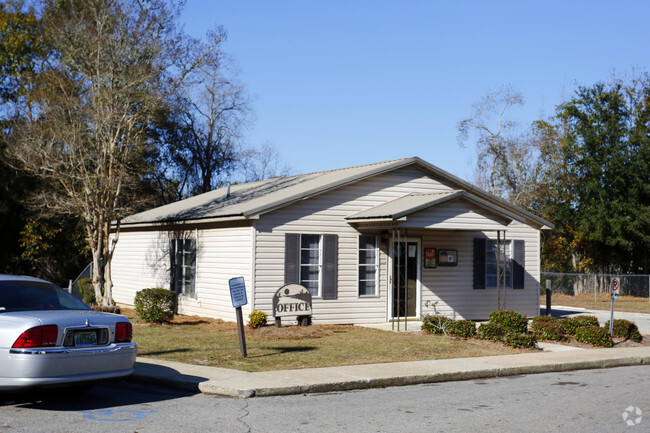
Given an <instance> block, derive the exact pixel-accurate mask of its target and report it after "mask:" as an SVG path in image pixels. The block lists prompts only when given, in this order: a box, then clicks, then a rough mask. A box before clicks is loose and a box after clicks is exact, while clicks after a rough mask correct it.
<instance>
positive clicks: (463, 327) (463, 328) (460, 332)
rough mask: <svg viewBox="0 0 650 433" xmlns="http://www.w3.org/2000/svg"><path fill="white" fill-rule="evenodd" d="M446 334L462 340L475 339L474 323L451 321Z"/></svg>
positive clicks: (469, 321)
mask: <svg viewBox="0 0 650 433" xmlns="http://www.w3.org/2000/svg"><path fill="white" fill-rule="evenodd" d="M445 330H446V331H447V333H448V334H451V335H454V336H456V337H462V338H474V337H476V322H474V321H472V320H451V321H449V323H448V325H447V327H446V329H445Z"/></svg>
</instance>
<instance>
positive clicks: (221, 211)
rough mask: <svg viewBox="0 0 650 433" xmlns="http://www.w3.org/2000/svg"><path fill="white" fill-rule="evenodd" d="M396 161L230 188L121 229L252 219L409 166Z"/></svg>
mask: <svg viewBox="0 0 650 433" xmlns="http://www.w3.org/2000/svg"><path fill="white" fill-rule="evenodd" d="M413 159H414V158H405V159H398V160H393V161H386V162H381V163H376V164H368V165H362V166H356V167H350V168H343V169H338V170H329V171H321V172H316V173H309V174H303V175H297V176H290V177H284V178H274V179H269V180H264V181H259V182H251V183H244V184H233V185H231V186H229V187H223V188H219V189H216V190H213V191H210V192H207V193H205V194H200V195H197V196H195V197H190V198H188V199H185V200H180V201H177V202H175V203H170V204H168V205H164V206H160V207H157V208H154V209H150V210H148V211H144V212H140V213H137V214H134V215H131V216H129V217H127V218H124V219H123V220H122V221H121V224H123V225H148V224H156V223H166V222H187V221H194V220H213V219H214V220H221V221H224V220H232V219H254V218H257V217H258V216H259V215H260V214H263V213H266V212H270V211H272V210H275V209H278V208H281V207H284V206H287V205H289V204H291V203H293V202H296V201H299V200H302V199H305V198H308V197H312V196H315V195H318V194H321V193H323V192H326V191H330V190H332V189H335V188H337V187H339V186H342V185H346V184H349V183H352V182H356V181H359V180H362V179H365V178H368V177H371V176H375V175H377V174H380V173H384V172H387V171H391V170H394V169H396V168H399V167H401V166H404V165H409V164H410V163H412V160H413Z"/></svg>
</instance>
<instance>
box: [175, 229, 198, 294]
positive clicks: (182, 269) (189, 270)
mask: <svg viewBox="0 0 650 433" xmlns="http://www.w3.org/2000/svg"><path fill="white" fill-rule="evenodd" d="M170 257H171V282H172V290H174V291H175V292H176V293H178V294H179V295H185V296H189V297H194V296H195V293H196V291H195V276H196V241H195V240H194V239H172V243H171V251H170Z"/></svg>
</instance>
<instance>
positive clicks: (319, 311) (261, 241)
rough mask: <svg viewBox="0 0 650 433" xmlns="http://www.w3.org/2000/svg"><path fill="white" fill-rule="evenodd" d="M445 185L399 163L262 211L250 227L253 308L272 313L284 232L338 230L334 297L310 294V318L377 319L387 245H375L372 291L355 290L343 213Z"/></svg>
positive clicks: (352, 243) (382, 313) (353, 243)
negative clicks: (253, 251)
mask: <svg viewBox="0 0 650 433" xmlns="http://www.w3.org/2000/svg"><path fill="white" fill-rule="evenodd" d="M450 190H451V188H450V187H447V186H445V185H443V184H441V183H440V182H438V181H436V180H434V179H432V178H431V177H428V176H425V175H424V173H423V172H421V171H420V170H417V169H413V168H407V169H401V170H397V171H395V172H391V173H388V174H383V175H380V176H377V177H374V178H372V179H369V180H364V181H360V182H357V183H355V184H352V185H349V186H346V187H342V188H339V189H337V190H336V191H335V192H330V193H326V194H322V195H320V196H318V197H315V198H311V199H308V200H305V201H303V202H300V203H297V204H294V205H292V206H289V207H286V208H283V209H280V210H278V211H275V212H272V213H269V214H266V215H263V216H262V218H260V220H259V222H257V223H256V225H255V227H256V228H257V230H258V235H257V244H256V269H255V276H256V282H255V286H256V308H257V309H259V310H262V311H264V312H266V313H267V314H269V315H271V314H272V304H271V302H272V298H273V294H274V293H275V291H276V290H277V289H279V288H280V287H281V286H282V285H283V283H284V235H285V234H286V233H305V234H337V235H338V244H339V245H338V281H339V284H338V299H337V300H336V301H332V300H328V301H324V300H322V299H318V298H315V299H314V300H313V311H314V314H313V321H314V323H377V322H384V321H386V320H387V297H386V296H387V280H388V278H387V275H388V269H387V266H388V264H389V261H388V258H387V253H388V251H387V245H380V249H381V253H380V266H379V272H380V276H381V277H380V284H379V287H378V295H377V296H374V297H359V296H358V236H359V232H358V231H357V230H356V229H354V228H353V227H351V226H350V225H349V224H348V223H346V222H345V217H347V216H350V215H353V214H355V213H358V212H361V211H363V210H366V209H369V208H371V207H374V206H377V205H380V204H383V203H385V202H387V201H390V200H395V199H397V198H400V197H403V196H404V195H406V194H409V193H411V192H413V191H417V192H420V193H434V192H446V191H450Z"/></svg>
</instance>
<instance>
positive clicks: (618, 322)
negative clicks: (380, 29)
mask: <svg viewBox="0 0 650 433" xmlns="http://www.w3.org/2000/svg"><path fill="white" fill-rule="evenodd" d="M604 328H605V329H607V330H609V320H608V321H607V322H606V323H605V326H604ZM612 330H613V333H614V335H613V336H614V337H615V338H624V339H626V340H632V341H635V342H637V343H640V342H641V340H643V336H642V335H641V333H640V332H639V328H638V327H637V326H636V325H635V324H634V322H630V321H629V320H625V319H614V326H613V327H612Z"/></svg>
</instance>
